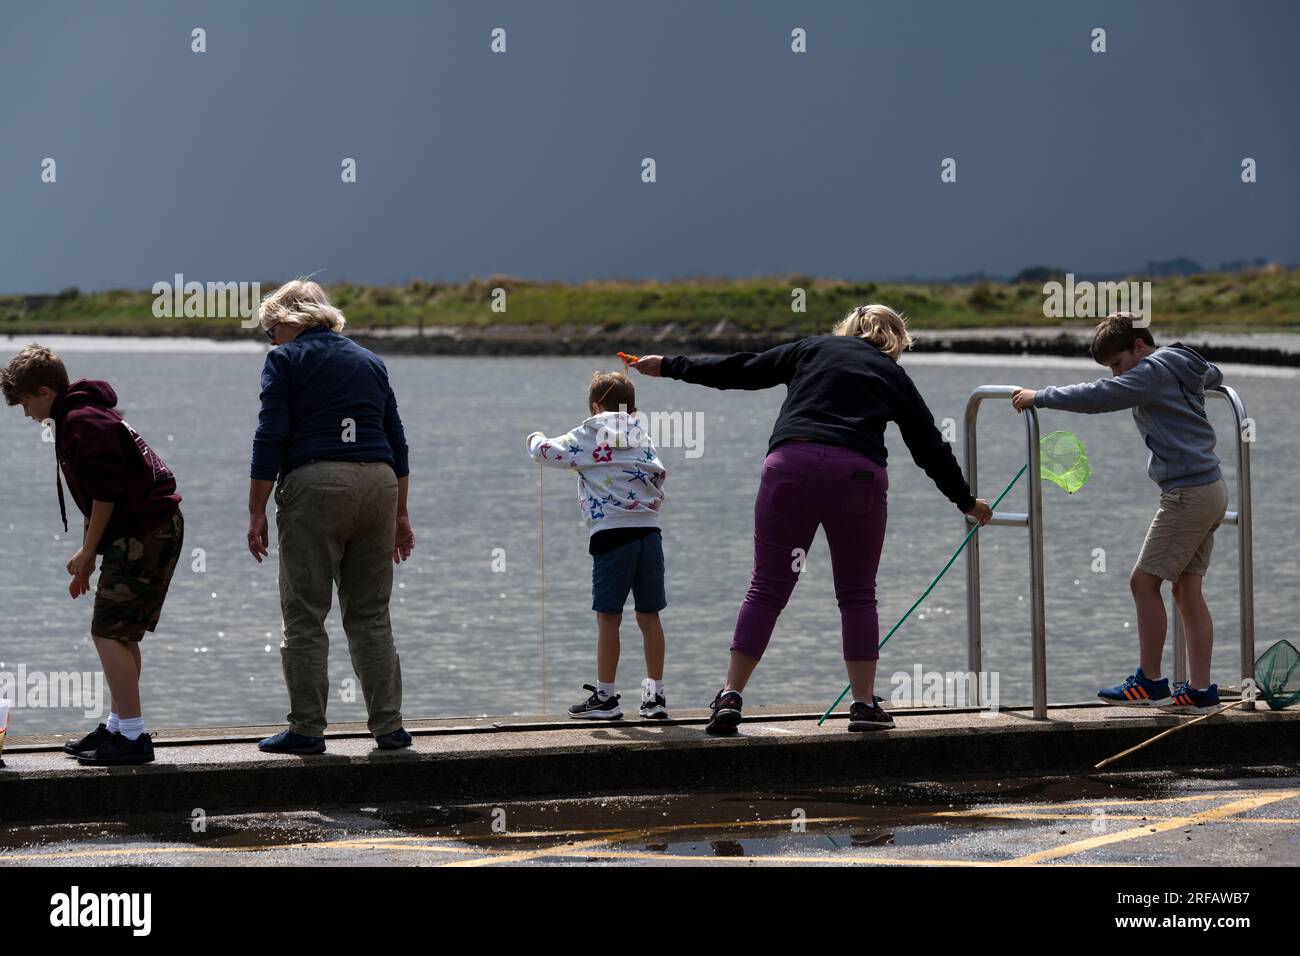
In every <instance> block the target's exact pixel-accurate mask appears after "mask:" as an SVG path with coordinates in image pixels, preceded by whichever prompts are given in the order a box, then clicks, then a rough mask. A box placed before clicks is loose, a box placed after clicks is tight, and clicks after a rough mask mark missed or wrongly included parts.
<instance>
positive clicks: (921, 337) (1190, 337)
mask: <svg viewBox="0 0 1300 956" xmlns="http://www.w3.org/2000/svg"><path fill="white" fill-rule="evenodd" d="M348 332H349V335H351V337H352V338H353V340H354V341H356V342H357V343H358V344H361V345H364V346H365V347H366V348H368V349H371V350H372V351H374V352H376V353H378V354H381V355H410V356H420V355H428V356H501V357H510V356H518V357H532V356H587V355H608V356H611V357H612V356H613V355H614V353H616V352H618V351H619V350H623V351H635V352H638V353H643V354H663V355H682V354H726V353H730V352H742V351H744V352H757V351H762V350H763V349H767V348H771V347H772V346H775V345H779V344H781V343H782V342H789V341H792V340H794V339H797V338H799V337H801V334H802V333H797V332H789V331H787V332H748V333H747V332H738V331H735V330H731V329H727V328H725V327H722V328H715V329H713V330H710V331H699V330H684V329H679V328H675V327H673V326H672V325H668V326H662V327H659V328H645V327H626V328H623V329H620V330H616V331H609V330H604V329H598V328H597V329H591V330H589V331H586V332H583V333H574V332H568V333H567V334H566V331H564V330H556V329H538V328H526V327H504V326H503V327H497V328H494V329H491V330H484V329H477V328H475V329H465V328H459V327H442V328H436V329H425V331H424V334H422V335H421V334H416V333H415V330H413V329H412V330H400V331H399V330H394V331H393V332H389V333H386V334H376V333H375V332H373V331H369V330H351V329H349V330H348ZM1156 335H1157V339H1156V341H1157V343H1159V344H1168V343H1170V342H1175V341H1181V342H1183V343H1184V344H1185V345H1189V346H1191V347H1193V348H1195V349H1197V350H1198V351H1200V352H1201V353H1202V354H1203V355H1205V356H1206V358H1208V359H1210V360H1211V361H1214V362H1219V363H1225V362H1228V363H1240V364H1247V365H1260V366H1274V367H1286V368H1300V333H1287V332H1267V333H1249V332H1239V333H1219V332H1185V333H1181V334H1179V333H1174V332H1168V333H1164V334H1161V332H1160V330H1159V329H1156ZM32 340H37V341H40V342H42V343H43V344H48V345H49V346H50V347H51V348H54V349H55V350H63V351H69V352H78V351H79V352H213V353H261V352H265V351H266V348H267V347H266V345H265V343H264V342H263V341H262V340H261V338H260V337H259V336H257V335H256V334H255V333H251V334H244V335H241V336H239V337H238V338H233V337H222V338H211V337H206V336H139V335H68V334H64V333H55V334H52V335H42V334H40V333H12V334H7V335H5V336H4V337H3V342H2V343H0V344H2V345H3V347H4V348H6V349H8V350H10V351H16V350H17V349H18V348H21V347H22V346H23V345H25V344H26V343H27V342H29V341H32ZM1090 340H1091V329H1090V328H1087V327H1085V328H1069V329H1060V328H1057V329H1042V328H1000V329H999V328H992V329H954V330H943V331H941V330H918V331H917V333H916V344H915V346H914V348H913V353H915V354H922V355H925V354H930V355H934V354H954V355H958V354H959V355H984V356H990V357H993V356H1044V357H1058V358H1068V359H1081V360H1084V361H1089V362H1090V361H1091V360H1090V358H1089V354H1088V343H1089V341H1090Z"/></svg>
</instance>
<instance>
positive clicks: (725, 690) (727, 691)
mask: <svg viewBox="0 0 1300 956" xmlns="http://www.w3.org/2000/svg"><path fill="white" fill-rule="evenodd" d="M722 692H723V693H724V694H735V695H736V696H737V697H740V699H741V700H744V699H745V698H744V697H743V696H741V693H740V691H738V690H736V689H735V688H734V687H728V686H727V685H726V684H723V685H722Z"/></svg>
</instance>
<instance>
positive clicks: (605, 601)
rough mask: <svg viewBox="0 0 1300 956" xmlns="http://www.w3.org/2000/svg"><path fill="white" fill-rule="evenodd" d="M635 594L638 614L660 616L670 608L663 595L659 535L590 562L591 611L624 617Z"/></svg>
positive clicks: (661, 554)
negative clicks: (627, 604)
mask: <svg viewBox="0 0 1300 956" xmlns="http://www.w3.org/2000/svg"><path fill="white" fill-rule="evenodd" d="M629 591H631V592H632V596H633V607H635V608H636V611H637V613H638V614H657V613H658V612H659V611H662V610H663V609H664V608H666V607H667V606H668V597H667V595H666V594H665V593H664V546H663V535H662V534H660V533H659V532H658V531H655V532H653V533H651V534H648V535H646V536H645V537H644V538H638V539H637V540H635V541H629V542H628V543H627V544H624V545H620V546H619V547H617V548H615V549H614V550H613V551H606V552H605V553H604V554H594V555H592V558H591V609H592V610H593V611H598V612H600V613H601V614H622V613H623V605H624V604H626V603H627V594H628V592H629Z"/></svg>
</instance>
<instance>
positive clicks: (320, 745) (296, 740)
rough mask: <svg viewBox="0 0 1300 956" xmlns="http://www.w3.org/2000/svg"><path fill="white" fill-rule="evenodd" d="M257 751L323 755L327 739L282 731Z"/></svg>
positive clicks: (267, 740)
mask: <svg viewBox="0 0 1300 956" xmlns="http://www.w3.org/2000/svg"><path fill="white" fill-rule="evenodd" d="M257 749H258V750H260V751H262V752H263V753H268V754H323V753H324V752H325V738H324V737H307V736H304V735H303V734H295V733H294V732H293V731H292V730H282V731H280V732H279V733H278V734H276V735H275V736H274V737H267V738H266V739H265V740H263V741H262V742H261V743H259V744H258V745H257Z"/></svg>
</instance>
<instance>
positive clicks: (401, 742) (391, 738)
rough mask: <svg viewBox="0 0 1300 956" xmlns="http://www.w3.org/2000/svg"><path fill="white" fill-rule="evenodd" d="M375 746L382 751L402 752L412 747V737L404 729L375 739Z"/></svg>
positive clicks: (398, 729)
mask: <svg viewBox="0 0 1300 956" xmlns="http://www.w3.org/2000/svg"><path fill="white" fill-rule="evenodd" d="M375 746H376V747H378V748H379V749H380V750H401V749H402V748H403V747H409V746H411V735H410V734H409V733H407V732H406V729H405V728H403V727H398V728H397V729H396V730H393V731H390V732H388V733H386V734H383V735H382V736H379V737H376V738H375Z"/></svg>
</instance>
